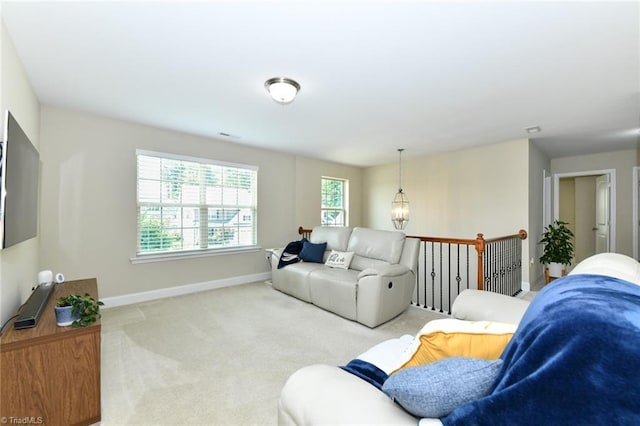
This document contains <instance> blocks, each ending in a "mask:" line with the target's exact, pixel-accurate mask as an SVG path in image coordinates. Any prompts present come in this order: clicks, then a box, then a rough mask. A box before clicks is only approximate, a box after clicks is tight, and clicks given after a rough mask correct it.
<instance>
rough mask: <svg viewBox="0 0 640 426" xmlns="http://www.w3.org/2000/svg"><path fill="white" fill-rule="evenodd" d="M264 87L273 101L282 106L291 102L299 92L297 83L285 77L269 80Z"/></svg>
mask: <svg viewBox="0 0 640 426" xmlns="http://www.w3.org/2000/svg"><path fill="white" fill-rule="evenodd" d="M264 87H265V89H267V92H269V94H270V95H271V97H272V98H273V100H274V101H276V102H277V103H279V104H282V105H286V104H290V103H291V102H293V100H294V99H295V98H296V95H297V94H298V92H299V91H300V85H299V84H298V82H297V81H295V80H291V79H290V78H286V77H273V78H270V79H269V80H267V81H266V82H265V83H264Z"/></svg>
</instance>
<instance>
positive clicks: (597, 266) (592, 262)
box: [569, 253, 640, 284]
mask: <svg viewBox="0 0 640 426" xmlns="http://www.w3.org/2000/svg"><path fill="white" fill-rule="evenodd" d="M576 274H594V275H606V276H609V277H615V278H620V279H621V280H626V281H629V282H631V283H634V284H640V262H638V261H637V260H635V259H634V258H632V257H629V256H627V255H624V254H620V253H599V254H595V255H593V256H591V257H588V258H586V259H585V260H583V261H582V262H580V263H578V264H577V265H576V267H575V268H573V270H572V271H571V272H569V275H576Z"/></svg>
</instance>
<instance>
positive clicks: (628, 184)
mask: <svg viewBox="0 0 640 426" xmlns="http://www.w3.org/2000/svg"><path fill="white" fill-rule="evenodd" d="M636 158H637V152H636V150H623V151H613V152H606V153H602V154H591V155H580V156H575V157H563V158H555V159H552V160H551V173H553V174H556V173H573V172H587V171H590V170H604V169H615V170H616V199H617V206H616V248H615V251H616V252H617V253H623V254H626V255H629V256H632V254H633V249H632V234H633V232H632V229H633V228H632V226H633V224H632V202H631V199H632V173H633V172H632V170H633V167H634V166H635V165H636Z"/></svg>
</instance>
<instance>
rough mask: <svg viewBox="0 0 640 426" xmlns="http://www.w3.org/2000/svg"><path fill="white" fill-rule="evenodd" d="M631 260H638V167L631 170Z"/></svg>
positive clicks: (639, 177) (639, 246)
mask: <svg viewBox="0 0 640 426" xmlns="http://www.w3.org/2000/svg"><path fill="white" fill-rule="evenodd" d="M632 204H633V207H632V208H633V258H634V259H635V260H640V215H639V214H638V209H639V208H640V167H634V168H633V200H632Z"/></svg>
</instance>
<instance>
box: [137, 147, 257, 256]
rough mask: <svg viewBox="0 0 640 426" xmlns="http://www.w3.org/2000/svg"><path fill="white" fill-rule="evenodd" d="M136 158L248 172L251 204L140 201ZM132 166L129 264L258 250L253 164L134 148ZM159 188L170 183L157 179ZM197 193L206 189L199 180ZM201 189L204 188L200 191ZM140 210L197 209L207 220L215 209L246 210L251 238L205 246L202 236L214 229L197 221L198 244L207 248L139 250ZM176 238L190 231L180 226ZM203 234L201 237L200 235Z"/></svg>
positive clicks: (255, 187)
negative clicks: (133, 223) (133, 192)
mask: <svg viewBox="0 0 640 426" xmlns="http://www.w3.org/2000/svg"><path fill="white" fill-rule="evenodd" d="M140 156H145V157H155V158H159V159H164V160H175V161H184V162H190V163H196V164H198V165H200V166H201V167H202V166H207V165H209V166H216V167H226V168H233V169H237V170H240V171H243V172H246V171H249V172H251V180H252V182H251V190H250V194H251V201H250V203H249V205H246V204H241V203H239V202H236V204H235V205H229V204H225V202H224V201H221V202H220V203H219V204H213V203H207V202H206V201H204V202H203V201H202V196H201V198H200V201H199V202H198V203H195V204H194V203H188V202H183V201H182V200H181V201H180V202H178V203H176V202H171V203H167V202H164V203H163V201H162V200H160V201H157V202H149V201H141V199H140V185H141V181H142V180H144V177H143V179H141V176H140V169H139V167H140V166H139V160H140ZM135 163H136V178H135V180H136V195H135V197H136V233H135V235H136V240H135V253H136V254H135V257H133V258H131V262H132V263H145V262H155V261H162V260H172V259H179V258H186V257H202V256H211V255H220V254H232V253H242V252H248V251H257V250H259V249H260V248H259V246H258V170H259V167H258V166H255V165H248V164H241V163H231V162H226V161H220V160H214V159H211V158H205V157H194V156H188V155H180V154H174V153H168V152H159V151H149V150H143V149H136V156H135ZM158 182H159V185H162V184H163V183H166V182H171V181H170V180H163V178H162V177H160V178H159V179H158ZM196 186H197V188H198V191H199V192H202V191H203V190H206V185H205V184H204V183H203V182H202V181H201V182H199V183H198V184H197V185H196ZM203 186H204V188H203ZM225 187H227V186H225V185H224V184H222V185H221V186H220V188H225ZM235 190H237V187H236V188H235ZM144 207H158V208H167V207H170V208H177V209H180V210H181V214H183V213H184V209H189V208H192V209H197V210H198V216H199V218H200V219H202V218H209V217H210V215H211V213H212V211H215V210H216V209H218V210H222V209H230V208H231V209H235V208H238V209H249V210H250V211H251V213H252V215H253V221H252V223H251V225H250V226H249V229H250V234H249V235H250V236H251V244H245V245H242V244H238V245H224V246H222V247H209V246H208V244H209V239H208V237H205V236H204V235H206V236H208V235H209V231H210V229H214V228H213V227H212V226H211V224H210V221H209V220H208V219H207V220H199V221H198V226H197V228H195V229H197V232H198V233H199V235H200V243H202V242H203V241H205V242H206V243H207V247H203V248H198V247H195V248H180V249H169V250H158V251H156V250H154V251H143V250H142V247H141V231H142V228H141V226H140V220H141V219H140V218H141V214H142V213H141V209H142V208H144ZM239 214H240V215H242V214H243V212H242V211H240V212H239ZM235 227H236V228H237V229H240V227H241V226H240V224H237V225H236V226H235ZM179 229H180V232H179V233H180V235H181V236H182V237H184V230H185V229H190V228H185V226H184V224H182V225H181V226H180V227H179ZM222 229H224V226H222ZM203 232H204V234H203Z"/></svg>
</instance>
